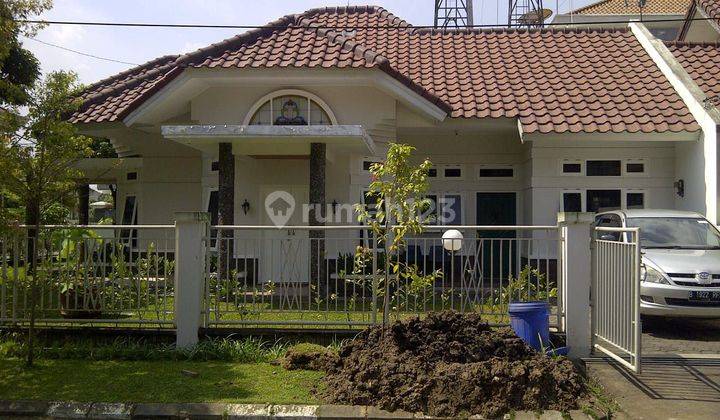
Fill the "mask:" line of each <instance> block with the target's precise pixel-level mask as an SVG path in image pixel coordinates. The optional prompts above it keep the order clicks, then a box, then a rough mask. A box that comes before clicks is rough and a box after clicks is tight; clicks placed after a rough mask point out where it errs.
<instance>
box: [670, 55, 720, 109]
mask: <svg viewBox="0 0 720 420" xmlns="http://www.w3.org/2000/svg"><path fill="white" fill-rule="evenodd" d="M665 45H666V46H667V48H668V49H669V50H670V52H671V53H672V54H673V55H674V56H675V58H676V59H677V61H678V62H679V63H680V64H681V65H682V66H683V68H684V69H685V71H686V72H687V73H688V74H689V75H690V77H692V78H693V80H694V81H695V83H697V85H698V87H700V89H701V90H702V91H703V93H704V94H705V96H706V97H707V98H713V97H717V98H718V99H720V72H719V71H718V69H720V43H717V42H712V43H695V42H666V43H665ZM716 100H717V99H716Z"/></svg>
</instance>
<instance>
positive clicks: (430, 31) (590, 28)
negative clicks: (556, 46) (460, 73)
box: [413, 24, 630, 35]
mask: <svg viewBox="0 0 720 420" xmlns="http://www.w3.org/2000/svg"><path fill="white" fill-rule="evenodd" d="M629 30H630V29H629V28H628V27H627V26H622V27H612V26H610V27H602V26H597V25H587V26H582V25H579V24H574V25H573V26H568V27H550V28H548V27H545V28H520V27H515V28H507V27H503V26H498V27H493V28H416V29H414V31H413V33H415V34H419V35H434V34H486V33H515V32H516V33H531V32H541V33H574V32H577V33H580V32H624V33H625V32H628V31H629Z"/></svg>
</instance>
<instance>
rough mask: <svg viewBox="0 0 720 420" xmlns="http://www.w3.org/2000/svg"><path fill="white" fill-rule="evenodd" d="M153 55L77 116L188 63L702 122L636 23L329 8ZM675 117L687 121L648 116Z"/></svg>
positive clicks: (557, 127)
mask: <svg viewBox="0 0 720 420" xmlns="http://www.w3.org/2000/svg"><path fill="white" fill-rule="evenodd" d="M344 26H346V27H351V28H352V29H348V30H342V29H340V28H341V27H344ZM391 26H392V27H393V28H394V29H393V28H389V27H391ZM328 27H332V28H333V29H328ZM528 46H532V48H528ZM156 61H157V62H156V63H154V64H150V63H148V64H147V65H146V67H143V68H142V69H137V70H136V71H135V72H129V73H128V74H127V75H125V76H118V77H117V78H116V79H113V81H112V82H110V83H106V84H107V85H108V86H104V85H98V86H102V87H103V88H102V90H99V87H97V88H91V89H90V90H89V91H88V93H86V96H85V97H87V98H92V100H91V101H90V102H89V103H88V104H87V105H86V106H85V107H84V108H83V109H82V110H81V112H80V113H78V114H76V115H75V116H74V118H73V121H76V122H93V121H94V122H102V121H113V120H120V119H122V118H124V116H125V115H127V113H129V112H130V111H131V110H132V109H133V108H134V107H135V106H137V105H138V104H139V103H141V102H142V101H143V100H144V99H145V98H147V97H149V95H150V94H151V93H152V92H153V91H155V90H157V89H159V88H160V87H162V86H163V85H164V84H165V83H167V82H168V81H169V80H170V79H171V78H172V77H174V76H175V75H177V74H178V73H179V72H181V71H182V69H184V68H187V67H195V68H202V67H208V68H216V67H219V68H227V67H233V68H243V67H263V68H271V67H303V68H315V67H323V68H325V67H334V68H377V69H380V70H382V71H384V72H386V73H388V74H390V75H391V76H392V77H395V78H397V79H398V80H399V81H401V82H402V83H404V84H405V85H406V86H408V87H409V88H411V89H413V90H415V91H416V92H417V93H419V94H421V95H423V96H424V97H425V98H426V99H428V100H430V101H431V102H433V103H435V104H436V105H437V106H439V107H440V108H441V109H444V110H445V111H446V112H448V113H449V115H450V116H451V117H454V118H485V117H489V118H499V117H506V118H518V119H519V121H520V124H521V125H522V128H523V131H524V132H526V133H532V132H541V133H550V132H556V133H562V132H566V131H570V132H581V131H584V132H598V133H605V132H623V131H631V132H666V131H671V132H677V131H683V130H689V131H696V130H698V129H699V127H698V126H697V124H696V123H695V121H694V119H693V117H692V116H691V114H690V112H689V111H688V109H687V107H686V106H685V105H684V103H683V102H682V100H681V99H680V97H679V96H678V95H677V93H676V92H675V91H674V90H673V88H672V86H671V85H670V83H669V82H668V81H667V80H666V79H665V78H664V77H663V75H662V73H661V72H660V70H659V69H658V68H657V67H656V66H655V64H654V63H653V61H652V59H651V58H650V57H649V56H648V55H647V53H646V52H645V51H644V49H643V48H642V46H641V45H640V43H639V42H638V41H637V39H636V38H635V37H634V36H633V35H632V33H631V32H629V31H628V30H627V29H611V30H603V29H585V30H583V29H571V30H568V29H565V30H556V29H544V30H531V31H528V30H504V29H497V30H485V31H467V30H461V31H457V30H454V31H453V30H440V31H438V30H423V29H417V28H413V27H412V26H411V25H409V24H408V23H407V22H405V21H403V20H402V19H399V18H397V17H396V16H394V15H392V14H391V13H389V12H387V11H386V10H385V9H382V8H379V7H371V6H353V7H347V8H345V7H339V8H323V9H313V10H310V11H308V12H305V13H303V14H301V15H292V16H286V17H284V18H281V19H280V20H278V21H275V22H272V23H270V24H268V26H267V27H265V28H261V29H256V30H253V31H250V32H247V33H244V34H241V35H238V36H236V37H234V38H231V39H229V40H226V41H223V42H220V43H217V44H213V45H211V46H209V47H206V48H203V49H201V50H198V51H195V52H193V53H190V54H186V55H183V56H178V57H174V58H169V59H166V60H165V61H163V60H156ZM123 80H124V81H123ZM98 98H102V100H99V99H98ZM668 114H669V115H676V116H677V118H678V121H679V123H678V124H674V125H673V124H670V125H668V124H666V123H665V122H664V121H663V119H662V118H659V119H656V120H653V119H652V118H648V116H658V115H668ZM609 116H612V117H613V118H612V120H611V119H610V118H609ZM611 122H612V123H611Z"/></svg>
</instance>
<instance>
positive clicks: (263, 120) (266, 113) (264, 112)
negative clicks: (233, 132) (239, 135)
mask: <svg viewBox="0 0 720 420" xmlns="http://www.w3.org/2000/svg"><path fill="white" fill-rule="evenodd" d="M271 124H272V116H271V115H270V101H267V102H265V104H264V105H263V106H261V107H260V109H258V110H257V111H256V112H255V115H253V117H252V118H251V119H250V125H271Z"/></svg>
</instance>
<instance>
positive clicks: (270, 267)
mask: <svg viewBox="0 0 720 420" xmlns="http://www.w3.org/2000/svg"><path fill="white" fill-rule="evenodd" d="M278 191H281V192H282V191H284V192H287V193H288V194H289V195H290V196H291V197H292V199H293V200H294V203H292V206H291V205H290V204H291V203H286V202H284V199H283V198H282V197H287V195H285V194H283V195H282V196H279V200H280V201H278V199H276V200H273V202H271V203H269V204H270V206H268V207H266V199H267V197H268V196H269V195H271V194H272V195H273V197H275V196H278V194H277V192H278ZM307 202H308V188H307V187H305V186H297V185H281V186H274V185H273V186H263V187H261V189H260V205H261V206H263V209H262V211H261V213H262V218H261V220H262V224H263V225H264V226H273V228H272V229H267V230H263V234H262V236H261V238H262V239H261V240H262V253H261V255H260V261H259V265H260V267H259V268H260V281H261V282H270V281H272V282H273V283H275V284H292V283H307V282H308V279H309V278H310V268H309V267H310V244H309V239H308V231H307V230H304V229H288V228H284V227H281V228H278V227H276V226H278V222H279V223H281V224H282V225H283V226H300V225H303V224H304V223H303V220H302V219H303V218H302V212H303V204H306V203H307ZM271 216H272V217H271Z"/></svg>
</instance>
